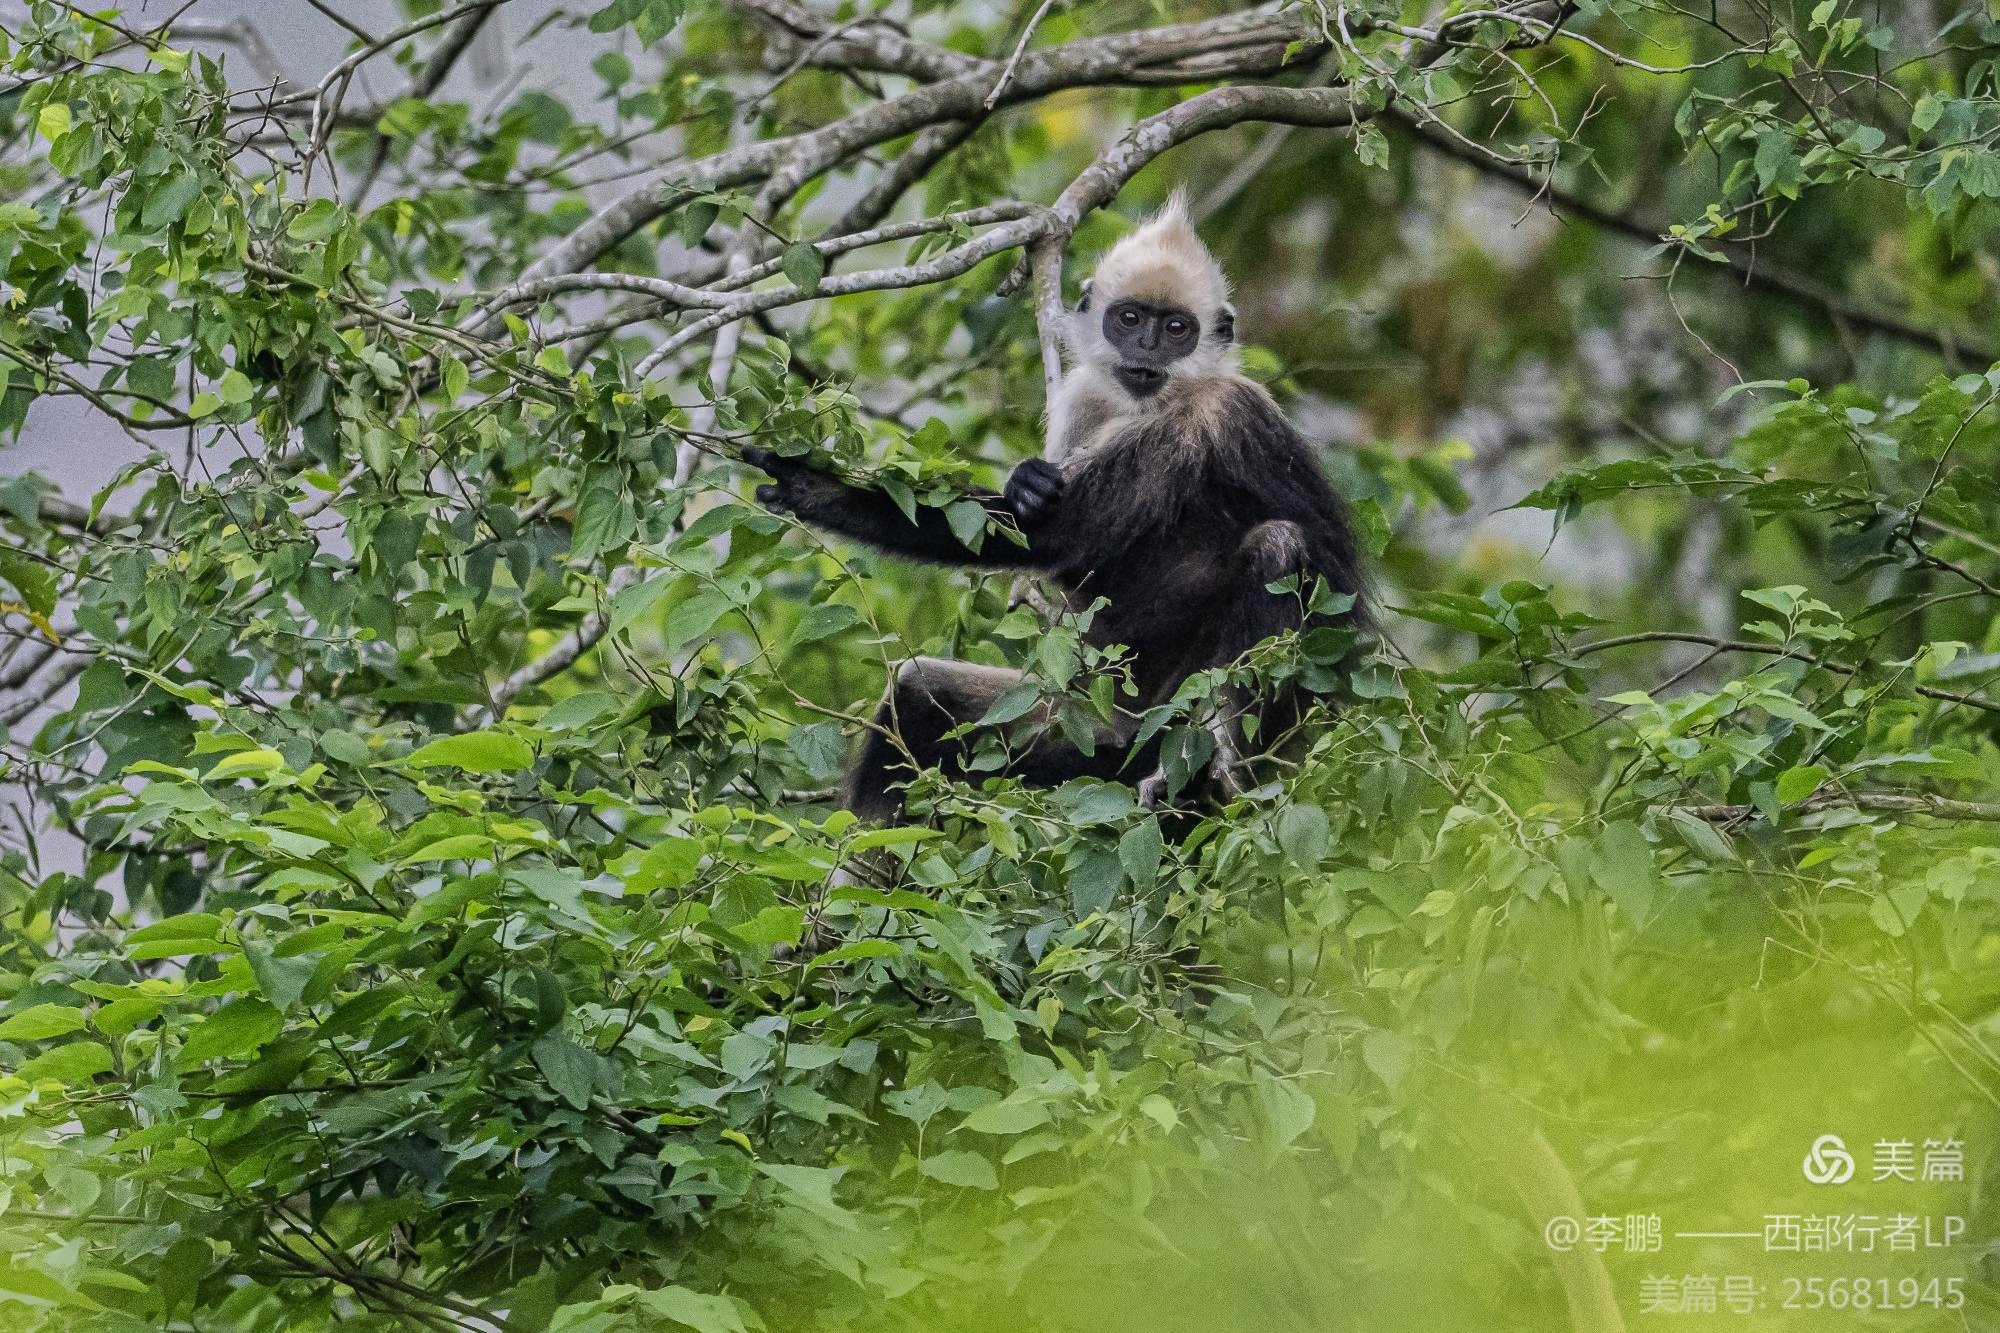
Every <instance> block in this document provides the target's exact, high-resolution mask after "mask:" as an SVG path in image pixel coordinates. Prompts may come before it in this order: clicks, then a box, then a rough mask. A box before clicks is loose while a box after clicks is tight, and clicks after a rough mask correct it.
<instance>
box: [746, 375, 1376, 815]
mask: <svg viewBox="0 0 2000 1333" xmlns="http://www.w3.org/2000/svg"><path fill="white" fill-rule="evenodd" d="M1147 406H1148V407H1149V408H1152V409H1154V410H1151V411H1149V412H1147V413H1145V414H1143V415H1139V416H1135V417H1134V419H1133V421H1132V424H1130V425H1129V426H1126V427H1124V428H1122V429H1120V428H1117V427H1116V426H1115V424H1114V425H1113V426H1112V427H1111V429H1110V430H1109V431H1107V433H1106V434H1105V435H1104V437H1103V438H1102V439H1101V440H1099V441H1098V442H1096V443H1094V444H1092V445H1091V446H1090V447H1088V448H1087V449H1085V450H1083V451H1081V452H1079V453H1077V454H1075V455H1073V456H1072V457H1070V458H1069V459H1068V460H1067V461H1066V462H1065V464H1064V466H1063V467H1062V468H1060V469H1058V468H1057V467H1055V466H1054V465H1052V464H1050V463H1048V462H1045V461H1043V460H1041V459H1031V460H1029V461H1028V462H1025V463H1022V464H1021V465H1020V466H1019V467H1017V468H1016V469H1015V470H1014V472H1013V474H1012V475H1011V476H1010V477H1009V478H1008V480H1007V485H1006V489H1005V490H1004V491H1002V492H1000V493H998V494H995V493H993V492H989V491H979V492H975V494H974V498H975V499H977V500H979V502H980V503H981V504H983V505H985V507H986V509H987V511H988V513H990V514H991V515H993V516H994V517H995V518H997V519H1000V520H1002V521H1003V522H1006V523H1011V524H1012V525H1013V526H1014V527H1016V528H1017V529H1019V531H1020V532H1021V533H1022V534H1023V535H1024V536H1025V537H1026V538H1027V544H1026V545H1025V546H1021V545H1018V544H1016V543H1015V542H1013V541H1011V540H1009V539H1008V538H1007V537H1006V536H1005V535H1004V534H1001V533H995V532H992V531H988V532H987V533H986V534H985V536H984V540H983V542H982V544H981V546H980V548H979V549H978V550H977V551H974V550H971V549H970V548H968V547H967V546H966V545H965V544H964V543H963V542H961V541H959V539H958V538H957V536H956V535H955V534H953V532H952V530H951V527H950V525H949V524H948V523H947V522H946V520H945V516H944V512H943V511H942V510H940V509H932V508H926V509H921V510H919V511H918V514H917V521H916V522H915V523H912V522H911V521H910V520H909V519H908V518H907V517H906V516H905V515H904V513H903V511H902V510H900V509H899V508H897V507H896V505H895V503H894V502H893V501H892V500H890V499H889V497H887V496H886V495H883V494H881V493H879V492H876V491H868V490H862V489H859V488H856V487H853V486H850V485H848V484H846V483H845V482H843V481H841V480H840V479H839V478H837V477H833V476H830V475H828V474H827V473H824V472H821V471H818V470H815V469H813V468H810V467H808V466H806V465H804V464H802V463H800V462H798V461H797V460H795V459H788V458H783V457H780V456H778V455H775V454H772V453H770V452H768V451H765V450H755V451H746V452H745V454H744V458H745V459H746V460H747V461H748V462H750V463H752V464H754V465H755V466H757V467H759V468H762V469H763V470H764V471H766V472H768V473H770V475H771V476H772V477H773V478H774V481H773V483H772V484H771V485H767V486H760V487H759V488H758V490H757V498H758V499H759V500H760V501H761V502H763V503H764V504H766V505H769V506H771V507H773V508H776V509H782V510H786V511H788V512H790V513H793V514H796V515H797V516H798V517H799V518H801V519H803V520H805V521H806V522H808V523H811V524H813V525H814V526H816V527H820V528H824V529H826V530H827V531H829V532H833V533H837V534H839V535H841V536H844V537H850V538H853V539H854V540H856V541H860V542H865V543H867V544H868V545H870V546H874V547H876V548H878V549H880V550H883V551H886V552H889V553H891V554H894V555H902V556H908V557H911V558H914V559H918V560H927V561H932V562H936V563H940V564H949V565H959V566H969V567H972V568H979V569H1025V570H1033V571H1036V572H1038V573H1041V574H1045V575H1047V576H1048V577H1049V578H1050V579H1051V580H1053V581H1054V582H1055V583H1056V585H1057V586H1059V587H1060V588H1061V589H1062V590H1063V592H1064V594H1065V596H1066V598H1067V600H1068V603H1069V605H1070V606H1071V608H1072V609H1077V610H1081V609H1083V608H1085V607H1088V606H1089V605H1090V604H1091V603H1092V602H1093V601H1095V600H1096V599H1097V598H1099V597H1102V598H1105V599H1106V601H1107V603H1108V605H1107V606H1106V607H1105V608H1104V609H1102V610H1101V611H1099V612H1098V614H1097V616H1096V618H1095V619H1094V620H1093V621H1092V623H1091V627H1090V634H1089V638H1090V640H1091V642H1092V643H1095V644H1099V645H1104V644H1112V643H1122V644H1125V645H1126V646H1127V647H1129V648H1130V649H1131V653H1132V657H1131V663H1132V674H1133V683H1134V684H1135V686H1136V687H1137V690H1138V698H1137V700H1135V701H1127V705H1126V706H1128V707H1129V708H1130V709H1131V711H1132V712H1133V713H1135V714H1136V713H1138V712H1141V711H1143V710H1145V709H1147V708H1150V707H1152V706H1153V705H1155V704H1158V703H1160V702H1162V701H1164V700H1166V699H1168V698H1170V697H1171V696H1172V695H1173V693H1174V691H1175V690H1176V689H1178V688H1179V687H1180V684H1181V682H1182V681H1184V680H1185V679H1187V677H1188V676H1189V675H1190V674H1192V673H1194V672H1196V671H1200V670H1203V669H1204V668H1207V667H1212V666H1218V665H1221V664H1224V663H1227V662H1229V661H1232V660H1233V659H1235V658H1236V657H1237V656H1238V655H1240V654H1241V653H1242V652H1243V651H1244V650H1245V649H1247V648H1249V647H1250V646H1251V645H1253V644H1255V643H1257V642H1258V641H1259V640H1262V639H1266V638H1269V637H1270V636H1271V635H1274V634H1277V633H1279V632H1281V631H1283V630H1287V629H1295V628H1299V627H1300V626H1301V625H1302V623H1303V621H1304V606H1303V602H1302V599H1301V597H1300V596H1299V595H1298V594H1295V593H1274V592H1271V591H1270V590H1269V588H1268V587H1267V586H1266V585H1268V584H1270V583H1273V582H1276V581H1278V580H1279V579H1283V578H1285V577H1287V576H1288V575H1291V574H1297V573H1303V574H1306V575H1309V576H1317V577H1319V578H1321V579H1324V580H1325V581H1326V582H1327V583H1328V584H1330V585H1331V586H1332V587H1333V588H1334V589H1336V590H1337V591H1340V592H1346V593H1351V594H1353V595H1354V597H1355V598H1356V601H1355V607H1354V609H1353V610H1352V611H1350V612H1348V613H1347V616H1346V617H1345V619H1349V620H1353V621H1359V620H1360V619H1361V618H1363V617H1364V616H1365V610H1364V608H1363V606H1362V603H1361V600H1360V599H1361V597H1362V578H1361V568H1360V558H1359V554H1358V552H1357V550H1356V547H1355V541H1354V535H1353V530H1352V528H1351V526H1350V524H1349V522H1348V517H1347V508H1346V505H1345V504H1344V503H1343V502H1342V501H1341V499H1340V497H1339V496H1338V495H1337V494H1336V493H1335V492H1334V490H1333V488H1332V487H1331V486H1330V485H1328V484H1327V480H1326V477H1325V475H1324V474H1323V473H1322V471H1321V469H1320V466H1319V463H1318V461H1317V460H1316V459H1315V458H1314V457H1313V454H1312V450H1311V449H1310V448H1309V447H1308V446H1307V444H1306V443H1305V441H1304V440H1302V439H1301V438H1300V437H1299V434H1298V432H1297V431H1295V430H1294V429H1292V426H1291V423H1290V422H1288V421H1287V420H1286V419H1285V417H1284V414H1283V413H1282V412H1281V411H1280V410H1279V408H1278V405H1277V404H1276V403H1275V402H1274V401H1272V399H1271V397H1270V395H1269V394H1267V393H1266V392H1265V391H1264V390H1263V389H1262V388H1261V387H1259V386H1258V385H1256V384H1254V383H1252V382H1251V381H1249V380H1246V379H1243V378H1241V377H1239V376H1235V375H1228V376H1218V377H1215V378H1212V379H1205V380H1199V381H1190V382H1177V383H1176V384H1175V385H1174V386H1172V387H1170V388H1169V389H1167V390H1166V391H1164V392H1162V393H1160V394H1159V395H1158V396H1157V397H1155V398H1154V399H1152V400H1151V401H1150V402H1149V403H1148V404H1147ZM1011 679H1013V677H1012V676H1011V675H1010V673H1005V672H998V671H996V669H995V668H991V667H977V668H968V667H966V666H965V664H960V663H952V662H945V661H941V660H939V659H934V658H924V659H918V660H917V661H916V662H913V663H909V664H907V665H906V668H905V669H904V670H903V671H901V672H899V673H898V676H897V683H896V685H895V686H894V687H892V689H891V692H890V697H889V698H888V699H885V700H884V701H883V708H882V711H881V713H880V714H878V721H879V722H881V723H882V724H883V725H884V726H890V725H893V726H895V727H896V729H897V730H898V731H899V734H900V735H901V736H902V739H903V742H904V745H906V746H907V747H908V748H909V751H910V754H911V756H913V757H914V758H915V759H916V760H917V761H918V762H919V763H920V764H923V765H926V766H931V765H941V766H943V767H944V769H945V770H946V771H947V772H951V773H954V774H956V773H960V772H962V771H963V769H962V767H961V765H962V763H963V758H964V755H963V753H962V751H961V747H960V746H959V744H958V743H956V742H947V741H944V740H943V739H942V736H943V733H945V732H947V731H949V730H951V729H952V728H953V727H956V726H959V725H961V724H963V723H964V722H967V721H971V720H974V719H976V718H978V717H979V716H980V715H981V714H982V713H983V712H984V710H985V707H986V705H988V704H990V703H991V701H992V700H993V698H995V697H997V696H998V694H999V693H1000V692H1001V691H1002V690H1004V689H1005V688H1006V685H1007V684H1008V683H1010V682H1011ZM1265 702H1266V703H1267V704H1268V703H1273V702H1276V701H1265ZM1131 731H1132V729H1131V728H1129V727H1128V728H1126V729H1124V731H1123V734H1122V736H1121V735H1120V734H1118V733H1115V732H1114V733H1112V734H1107V735H1106V736H1105V737H1103V738H1102V739H1101V742H1100V744H1099V745H1098V746H1097V749H1096V753H1095V754H1093V755H1084V754H1083V753H1081V752H1080V751H1079V750H1077V749H1076V747H1074V746H1072V745H1069V744H1068V743H1066V742H1063V741H1061V740H1060V738H1059V737H1055V736H1053V735H1049V736H1044V737H1043V738H1042V739H1041V740H1039V741H1037V742H1036V743H1035V745H1034V746H1032V747H1031V748H1030V749H1029V750H1028V751H1027V752H1026V753H1025V754H1024V755H1023V756H1022V757H1021V761H1020V762H1019V764H1017V765H1016V767H1015V768H1014V769H1013V770H1011V771H1013V772H1014V774H1015V775H1016V776H1018V777H1020V778H1022V779H1023V780H1024V781H1030V782H1035V783H1039V784H1054V783H1058V782H1062V781H1065V780H1067V779H1068V778H1071V777H1077V776H1084V775H1090V776H1101V777H1110V776H1113V775H1115V774H1117V773H1118V772H1119V771H1120V770H1121V768H1122V769H1123V770H1124V771H1125V772H1126V773H1127V774H1128V775H1136V776H1143V775H1144V774H1145V773H1146V772H1148V771H1150V769H1151V767H1152V766H1153V764H1154V763H1155V762H1156V761H1155V760H1154V758H1153V757H1152V756H1151V755H1150V754H1142V755H1131V754H1128V753H1127V752H1126V751H1127V748H1128V746H1129V737H1130V735H1131ZM905 763H906V761H905V760H904V759H903V756H902V753H901V751H900V749H899V748H898V747H896V746H895V745H894V744H893V743H892V742H890V741H889V740H887V739H885V738H884V737H882V736H880V735H877V734H873V733H871V734H870V737H869V739H868V741H867V743H866V744H865V745H864V747H863V751H862V754H861V756H860V758H859V759H858V760H857V761H856V764H855V767H854V769H853V770H852V772H851V773H850V775H849V784H848V794H847V804H848V806H849V808H851V809H853V810H855V811H856V812H857V813H861V814H864V815H869V816H873V817H878V818H883V817H894V816H895V815H896V814H898V813H899V812H900V809H901V802H900V800H899V799H898V798H897V796H896V794H895V792H894V791H893V790H892V784H893V783H894V782H895V781H896V780H897V775H896V771H895V770H896V769H897V768H898V767H899V766H902V765H904V764H905ZM1135 770H1136V772H1135Z"/></svg>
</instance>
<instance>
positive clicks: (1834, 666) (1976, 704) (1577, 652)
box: [1569, 630, 2000, 713]
mask: <svg viewBox="0 0 2000 1333" xmlns="http://www.w3.org/2000/svg"><path fill="white" fill-rule="evenodd" d="M1635 643H1698V644H1701V645H1702V646H1704V647H1707V648H1715V649H1718V650H1720V651H1722V652H1729V653H1762V654H1763V655H1765V656H1767V657H1783V658H1787V659H1790V660H1791V661H1795V662H1804V663H1807V664H1808V665H1810V666H1816V667H1825V668H1827V669H1828V670H1830V671H1847V672H1852V671H1855V670H1856V669H1857V668H1855V667H1852V666H1849V665H1848V664H1847V663H1845V662H1829V661H1827V660H1826V659H1824V658H1820V657H1814V656H1813V655H1812V654H1811V653H1808V652H1806V651H1805V650H1803V649H1800V648H1787V647H1784V646H1783V645H1782V644H1775V643H1756V642H1753V641H1752V640H1749V639H1724V638H1718V637H1717V636H1715V635H1713V634H1694V633H1687V632H1683V631H1680V630H1648V631H1646V632H1645V633H1643V634H1621V635H1619V636H1618V637H1616V638H1613V639H1598V640H1597V641H1596V642H1594V643H1586V644H1580V645H1578V646H1577V647H1574V648H1571V649H1570V650H1569V652H1570V655H1571V656H1573V657H1584V656H1587V655H1589V654H1591V653H1601V652H1604V651H1605V650H1606V649H1610V648H1624V647H1627V646H1629V645H1631V644H1635ZM1910 688H1911V689H1913V690H1915V691H1916V692H1917V693H1918V694H1921V695H1923V696H1924V697H1925V698H1927V699H1938V700H1942V701H1943V702H1945V703H1953V704H1964V705H1965V706H1966V707H1968V708H1978V709H1982V710H1983V711H1985V712H1988V713H2000V703H1995V702H1993V701H1992V700H1990V699H1981V698H1979V697H1978V696H1977V695H1972V694H1957V693H1954V692H1953V691H1951V690H1941V689H1938V688H1937V687H1936V686H1934V685H1912V686H1911V687H1910Z"/></svg>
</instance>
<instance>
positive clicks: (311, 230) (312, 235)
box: [285, 199, 346, 243]
mask: <svg viewBox="0 0 2000 1333" xmlns="http://www.w3.org/2000/svg"><path fill="white" fill-rule="evenodd" d="M345 216H346V215H345V213H344V212H343V211H342V209H341V207H340V205H339V204H337V203H335V202H334V201H333V200H331V199H315V200H313V201H312V202H311V203H310V204H307V205H306V207H305V211H304V212H302V213H300V214H299V215H298V216H297V217H295V218H293V219H292V221H291V224H290V225H289V226H287V227H286V228H285V235H287V236H289V237H291V238H292V239H293V240H295V241H305V242H308V243H310V242H313V241H323V240H325V239H326V238H327V237H329V236H331V235H333V234H334V233H335V232H336V231H339V230H340V226H341V223H342V222H343V221H345Z"/></svg>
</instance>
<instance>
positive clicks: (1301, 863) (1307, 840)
mask: <svg viewBox="0 0 2000 1333" xmlns="http://www.w3.org/2000/svg"><path fill="white" fill-rule="evenodd" d="M1277 833H1278V846H1279V847H1280V848H1281V849H1282V850H1283V851H1284V853H1285V860H1286V861H1288V862H1290V863H1291V864H1292V865H1294V866H1297V867H1298V868H1299V869H1301V870H1311V869H1313V868H1314V867H1315V866H1317V865H1318V864H1319V863H1320V861H1321V860H1323V859H1324V858H1325V856H1326V845H1327V841H1328V839H1329V837H1330V836H1331V830H1330V826H1329V824H1328V822H1327V818H1326V811H1324V810H1322V809H1320V808H1319V807H1318V806H1316V805H1299V804H1294V805H1288V806H1286V807H1285V808H1284V809H1283V810H1281V811H1279V812H1278V828H1277Z"/></svg>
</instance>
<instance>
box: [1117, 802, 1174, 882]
mask: <svg viewBox="0 0 2000 1333" xmlns="http://www.w3.org/2000/svg"><path fill="white" fill-rule="evenodd" d="M1163 848H1164V843H1163V841H1162V839H1161V837H1160V821H1159V820H1157V819H1154V818H1152V817H1151V816H1148V817H1147V818H1146V819H1145V820H1144V821H1143V822H1141V823H1138V824H1134V825H1133V826H1132V827H1131V828H1129V829H1127V830H1126V831H1125V836H1124V837H1122V838H1120V839H1119V840H1118V860H1119V863H1120V864H1121V865H1123V866H1124V867H1125V873H1126V875H1127V876H1129V877H1130V878H1131V880H1132V884H1133V886H1134V887H1136V888H1141V889H1144V888H1150V887H1152V884H1153V881H1154V880H1156V879H1158V878H1159V877H1160V857H1161V855H1162V851H1163Z"/></svg>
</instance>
